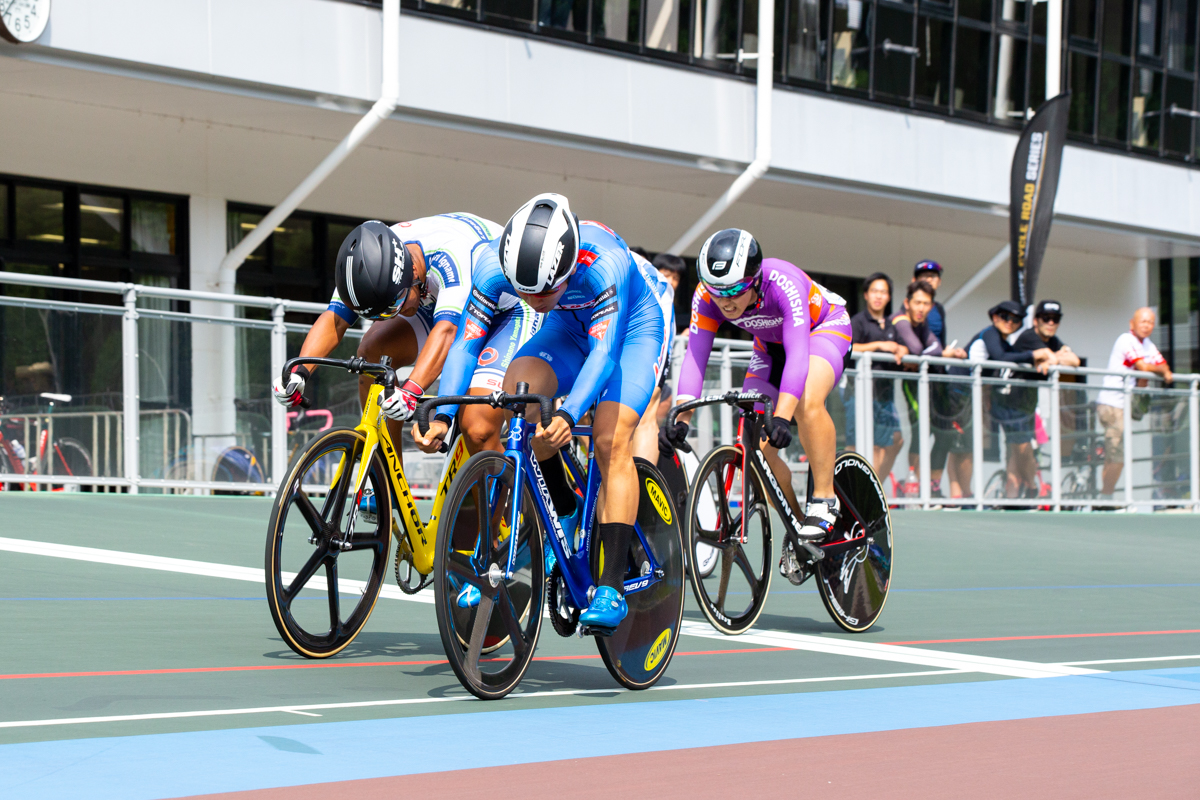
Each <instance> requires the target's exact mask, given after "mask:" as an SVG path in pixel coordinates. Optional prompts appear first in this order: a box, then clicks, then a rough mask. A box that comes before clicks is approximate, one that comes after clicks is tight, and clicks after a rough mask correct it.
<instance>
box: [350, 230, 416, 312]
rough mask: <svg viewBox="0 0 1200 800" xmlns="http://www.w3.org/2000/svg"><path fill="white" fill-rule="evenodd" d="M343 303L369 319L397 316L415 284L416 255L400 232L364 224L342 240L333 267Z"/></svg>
mask: <svg viewBox="0 0 1200 800" xmlns="http://www.w3.org/2000/svg"><path fill="white" fill-rule="evenodd" d="M333 275H334V281H335V283H336V284H337V291H338V296H339V297H340V298H341V299H342V302H343V303H345V304H346V305H348V306H350V308H352V309H354V311H355V313H357V314H359V315H360V316H364V317H367V318H368V319H387V318H388V317H394V316H396V313H397V312H398V311H399V310H400V306H402V305H404V300H405V296H406V295H407V294H408V290H409V287H411V286H412V283H413V258H412V253H410V252H408V248H407V247H405V246H404V241H403V240H402V239H401V238H400V237H399V236H397V235H396V232H395V231H393V230H392V229H391V228H389V227H388V226H387V225H384V224H383V223H382V222H379V221H377V220H371V221H370V222H364V223H363V224H362V225H359V226H358V227H357V228H355V229H354V230H352V231H350V234H349V235H348V236H347V237H346V238H345V240H343V241H342V246H341V247H340V248H339V249H338V254H337V262H336V263H335V264H334V268H333Z"/></svg>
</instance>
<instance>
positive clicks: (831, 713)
mask: <svg viewBox="0 0 1200 800" xmlns="http://www.w3.org/2000/svg"><path fill="white" fill-rule="evenodd" d="M1197 703H1200V669H1197V668H1195V667H1190V668H1183V669H1165V670H1145V671H1133V672H1119V673H1104V674H1096V675H1087V676H1072V677H1063V678H1044V679H1039V680H1001V681H984V682H978V683H959V684H946V685H933V686H911V687H903V688H883V689H863V690H850V691H839V692H818V693H807V694H784V695H767V696H756V697H727V698H717V699H708V700H679V701H662V702H647V703H636V704H613V705H600V706H574V707H564V708H550V709H528V710H510V711H496V712H481V713H476V714H449V715H441V716H430V717H418V718H411V717H410V718H407V719H384V720H368V721H359V722H337V723H310V724H305V725H288V726H279V727H264V728H243V729H236V730H223V731H203V732H193V733H175V734H159V735H149V736H129V737H121V738H99V739H76V740H67V741H54V742H39V743H29V744H12V745H6V746H3V747H0V795H2V796H3V797H5V798H7V800H26V798H28V800H50V798H59V797H63V798H66V797H70V798H79V797H87V798H96V799H97V800H101V799H102V798H121V800H143V799H145V800H149V799H150V798H162V797H178V796H181V795H193V794H204V793H212V792H222V791H238V790H247V789H263V788H271V787H279V786H289V785H299V784H308V783H319V782H327V781H343V780H354V779H360V778H376V777H385V776H392V775H404V774H413V773H418V772H438V771H443V770H454V769H469V768H474V767H488V766H502V765H508V764H520V763H529V762H537V761H552V760H558V759H570V758H585V757H594V756H604V755H619V754H624V753H638V752H646V751H655V750H674V749H680V748H690V747H708V746H717V745H726V744H737V743H743V742H758V741H771V740H778V739H793V738H803V737H812V736H829V735H834V734H848V733H865V732H871V731H886V730H898V729H905V728H922V727H931V726H941V725H957V724H962V723H970V722H990V721H999V720H1013V719H1028V718H1035V717H1052V716H1060V715H1066V714H1087V713H1096V712H1103V711H1122V710H1132V709H1148V708H1162V707H1168V706H1182V705H1192V704H1197ZM555 732H559V734H560V735H555ZM418 753H419V754H420V758H419V760H414V754H418Z"/></svg>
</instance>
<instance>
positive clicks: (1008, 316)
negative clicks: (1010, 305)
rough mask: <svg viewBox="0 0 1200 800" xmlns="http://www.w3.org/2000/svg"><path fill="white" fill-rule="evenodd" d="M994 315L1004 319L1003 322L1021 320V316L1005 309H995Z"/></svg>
mask: <svg viewBox="0 0 1200 800" xmlns="http://www.w3.org/2000/svg"><path fill="white" fill-rule="evenodd" d="M996 316H997V317H999V318H1000V319H1002V320H1004V321H1005V322H1020V321H1021V318H1020V317H1018V316H1017V315H1016V314H1010V313H1008V312H1007V311H997V312H996Z"/></svg>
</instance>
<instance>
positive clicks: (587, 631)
mask: <svg viewBox="0 0 1200 800" xmlns="http://www.w3.org/2000/svg"><path fill="white" fill-rule="evenodd" d="M578 630H579V638H581V639H582V638H583V637H584V636H603V637H605V638H608V637H609V636H612V635H613V634H614V633H616V630H617V629H616V628H601V627H599V626H598V625H590V626H586V625H580V626H579V629H578Z"/></svg>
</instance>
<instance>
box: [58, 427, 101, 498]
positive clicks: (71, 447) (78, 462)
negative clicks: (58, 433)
mask: <svg viewBox="0 0 1200 800" xmlns="http://www.w3.org/2000/svg"><path fill="white" fill-rule="evenodd" d="M51 454H52V455H51V456H50V458H53V459H54V461H53V463H54V474H55V475H74V476H76V477H84V478H91V477H93V476H94V475H95V474H96V472H95V470H94V469H93V468H92V456H91V455H90V454H89V453H88V450H87V448H86V447H84V446H83V442H81V441H79V440H78V439H72V438H71V437H70V436H64V437H62V438H59V439H55V440H54V442H53V446H52V447H51ZM72 486H73V487H74V488H76V489H78V490H79V491H88V492H90V491H94V490H95V488H96V487H94V486H90V485H84V484H73V485H72Z"/></svg>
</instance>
